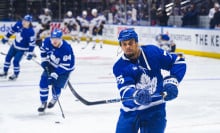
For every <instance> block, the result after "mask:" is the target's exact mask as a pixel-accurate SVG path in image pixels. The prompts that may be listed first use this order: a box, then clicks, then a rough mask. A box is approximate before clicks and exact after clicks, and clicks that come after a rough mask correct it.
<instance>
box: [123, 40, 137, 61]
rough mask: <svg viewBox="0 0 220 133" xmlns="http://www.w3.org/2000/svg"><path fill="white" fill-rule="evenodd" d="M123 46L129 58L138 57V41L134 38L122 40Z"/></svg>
mask: <svg viewBox="0 0 220 133" xmlns="http://www.w3.org/2000/svg"><path fill="white" fill-rule="evenodd" d="M121 48H122V50H123V52H124V54H125V56H126V57H127V58H129V59H137V58H138V55H139V47H138V43H137V42H135V40H134V39H130V40H127V41H122V42H121Z"/></svg>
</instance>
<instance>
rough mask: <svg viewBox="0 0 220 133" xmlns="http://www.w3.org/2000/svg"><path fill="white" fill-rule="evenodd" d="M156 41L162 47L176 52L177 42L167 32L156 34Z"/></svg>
mask: <svg viewBox="0 0 220 133" xmlns="http://www.w3.org/2000/svg"><path fill="white" fill-rule="evenodd" d="M156 41H157V43H158V45H159V47H160V48H162V49H163V50H165V51H167V52H175V50H176V44H175V43H174V42H173V40H171V39H170V37H169V36H168V35H167V34H159V35H157V36H156Z"/></svg>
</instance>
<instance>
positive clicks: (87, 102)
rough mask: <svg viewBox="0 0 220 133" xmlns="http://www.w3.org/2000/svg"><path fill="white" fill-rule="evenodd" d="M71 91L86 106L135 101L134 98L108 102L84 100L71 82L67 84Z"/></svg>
mask: <svg viewBox="0 0 220 133" xmlns="http://www.w3.org/2000/svg"><path fill="white" fill-rule="evenodd" d="M67 84H68V86H69V88H70V91H71V92H72V93H73V95H74V96H75V97H76V98H77V99H78V100H79V101H80V102H82V103H83V104H85V105H99V104H108V103H118V102H123V101H128V100H133V99H134V98H133V97H129V98H124V99H121V98H114V99H108V100H99V101H88V100H86V99H84V98H83V97H82V96H80V95H79V94H78V93H77V92H76V90H75V89H74V88H73V86H72V85H71V83H70V81H68V82H67Z"/></svg>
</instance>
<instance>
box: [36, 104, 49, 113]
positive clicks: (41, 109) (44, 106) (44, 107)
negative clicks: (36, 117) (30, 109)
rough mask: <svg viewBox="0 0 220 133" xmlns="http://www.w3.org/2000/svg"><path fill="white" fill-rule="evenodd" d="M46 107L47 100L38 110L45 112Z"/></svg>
mask: <svg viewBox="0 0 220 133" xmlns="http://www.w3.org/2000/svg"><path fill="white" fill-rule="evenodd" d="M46 108H47V102H44V103H42V104H41V106H40V107H39V108H38V109H37V110H38V112H44V111H45V109H46Z"/></svg>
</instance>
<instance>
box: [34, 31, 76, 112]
mask: <svg viewBox="0 0 220 133" xmlns="http://www.w3.org/2000/svg"><path fill="white" fill-rule="evenodd" d="M40 50H41V59H42V63H41V66H42V68H43V69H44V71H43V73H42V75H41V79H40V84H39V85H40V100H41V103H42V104H41V106H40V107H39V108H38V112H44V110H45V109H46V108H47V107H48V108H52V107H54V105H55V103H56V102H57V100H58V98H59V96H60V94H61V89H62V88H64V87H65V84H66V83H67V81H68V78H69V75H70V73H71V71H73V69H74V64H75V56H74V53H73V50H72V48H71V46H70V45H69V44H68V43H67V42H66V41H65V40H62V31H61V30H59V29H55V30H54V31H52V32H51V35H50V37H48V38H46V39H45V40H44V41H43V43H42V46H41V48H40ZM49 85H52V99H51V101H50V102H49V103H48V104H47V100H48V93H49V88H48V86H49Z"/></svg>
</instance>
